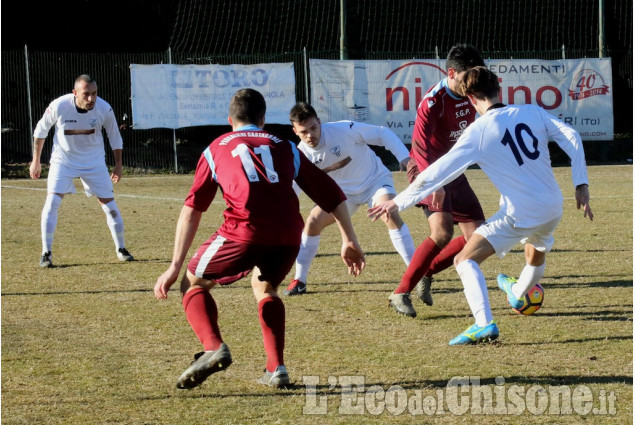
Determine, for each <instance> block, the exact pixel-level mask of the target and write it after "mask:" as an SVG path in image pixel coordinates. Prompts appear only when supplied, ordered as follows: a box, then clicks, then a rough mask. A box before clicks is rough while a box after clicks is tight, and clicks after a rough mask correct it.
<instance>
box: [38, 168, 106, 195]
mask: <svg viewBox="0 0 635 425" xmlns="http://www.w3.org/2000/svg"><path fill="white" fill-rule="evenodd" d="M77 177H79V179H80V180H81V181H82V184H83V185H84V190H85V191H86V196H91V195H95V196H96V197H98V198H114V197H115V193H114V191H113V187H112V180H110V174H109V173H108V167H107V166H106V164H105V163H104V164H103V165H99V166H97V167H93V168H75V167H71V166H69V165H67V164H60V163H51V168H49V174H48V179H47V182H46V187H47V191H48V193H62V194H65V193H77V191H76V190H75V185H74V184H73V179H75V178H77Z"/></svg>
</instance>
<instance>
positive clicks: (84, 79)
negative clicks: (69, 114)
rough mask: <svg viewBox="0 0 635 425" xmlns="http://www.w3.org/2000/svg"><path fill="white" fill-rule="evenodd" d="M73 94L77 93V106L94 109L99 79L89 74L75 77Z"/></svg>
mask: <svg viewBox="0 0 635 425" xmlns="http://www.w3.org/2000/svg"><path fill="white" fill-rule="evenodd" d="M73 94H74V95H75V106H77V107H78V108H80V109H87V110H91V109H93V108H94V107H95V102H96V101H97V81H95V79H94V78H93V77H92V76H90V75H88V74H82V75H80V76H79V77H77V78H75V85H74V86H73Z"/></svg>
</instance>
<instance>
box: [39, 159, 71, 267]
mask: <svg viewBox="0 0 635 425" xmlns="http://www.w3.org/2000/svg"><path fill="white" fill-rule="evenodd" d="M74 177H75V174H74V172H73V170H70V169H67V168H66V167H64V166H62V165H60V164H56V163H53V164H51V167H50V168H49V175H48V178H47V181H46V186H47V188H46V190H47V195H46V200H45V201H44V207H43V208H42V216H41V219H40V226H41V235H42V256H41V257H40V267H53V254H52V251H53V239H54V237H55V229H56V228H57V217H58V212H59V208H60V206H61V205H62V199H63V198H64V194H66V193H75V192H76V191H75V185H73V178H74Z"/></svg>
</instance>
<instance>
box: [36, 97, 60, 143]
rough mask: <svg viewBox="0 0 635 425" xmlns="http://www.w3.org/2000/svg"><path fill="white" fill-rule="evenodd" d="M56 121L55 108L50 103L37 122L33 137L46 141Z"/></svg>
mask: <svg viewBox="0 0 635 425" xmlns="http://www.w3.org/2000/svg"><path fill="white" fill-rule="evenodd" d="M56 121H57V108H56V107H55V106H54V105H53V103H51V104H50V105H49V106H48V108H46V111H45V112H44V115H42V118H40V120H39V121H38V122H37V125H36V126H35V130H34V131H33V137H35V138H37V139H46V137H47V136H48V134H49V131H50V130H51V128H53V126H54V125H55V122H56Z"/></svg>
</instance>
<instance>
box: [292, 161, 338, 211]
mask: <svg viewBox="0 0 635 425" xmlns="http://www.w3.org/2000/svg"><path fill="white" fill-rule="evenodd" d="M298 159H299V167H298V175H297V176H296V178H295V182H296V183H297V184H298V187H299V188H300V189H302V190H303V191H304V192H305V193H306V194H307V196H308V197H309V198H311V200H313V202H315V203H316V204H318V205H319V206H320V208H322V209H323V210H324V211H326V212H327V213H330V212H333V210H335V208H336V207H337V206H338V205H339V204H340V203H342V202H343V201H345V200H346V196H345V195H344V192H342V189H341V188H340V187H339V186H338V185H337V183H335V180H333V179H332V178H331V177H330V176H329V175H328V174H326V173H325V172H324V171H322V170H320V169H319V168H318V167H316V166H315V165H314V164H312V163H311V161H309V160H308V159H307V157H306V156H304V155H302V154H300V155H298Z"/></svg>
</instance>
